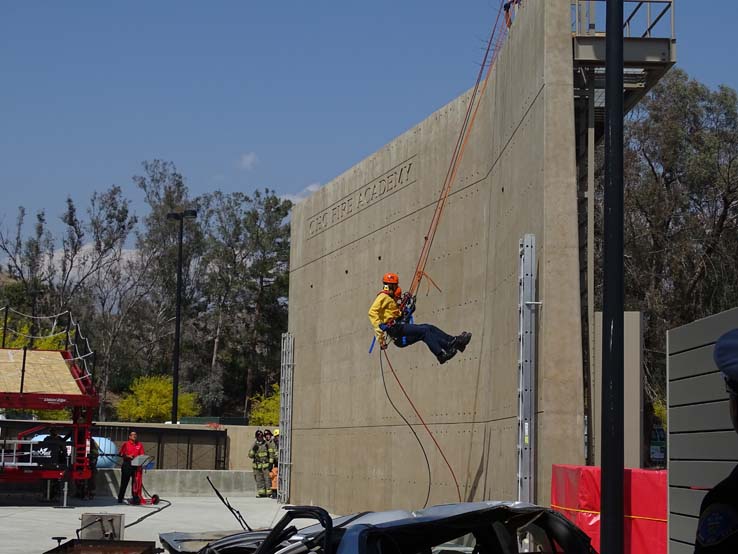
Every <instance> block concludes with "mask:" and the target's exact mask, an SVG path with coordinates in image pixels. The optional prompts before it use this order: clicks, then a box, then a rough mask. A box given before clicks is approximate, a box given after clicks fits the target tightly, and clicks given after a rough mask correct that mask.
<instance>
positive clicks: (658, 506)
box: [551, 465, 667, 554]
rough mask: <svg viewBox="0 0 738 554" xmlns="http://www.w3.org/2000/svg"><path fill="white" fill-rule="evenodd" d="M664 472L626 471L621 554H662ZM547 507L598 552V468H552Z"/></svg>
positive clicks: (664, 532) (664, 517) (665, 507)
mask: <svg viewBox="0 0 738 554" xmlns="http://www.w3.org/2000/svg"><path fill="white" fill-rule="evenodd" d="M666 487H667V472H666V471H665V470H659V471H655V470H648V469H626V470H625V476H624V489H625V492H624V494H625V498H624V513H625V522H624V532H625V537H624V542H625V554H666V542H667V528H666V516H667V490H666ZM551 507H552V508H553V509H555V510H557V511H558V512H561V513H562V514H563V515H565V516H566V517H567V518H569V519H570V520H571V521H573V522H574V523H575V524H576V525H577V526H578V527H579V528H580V529H582V530H583V531H584V532H585V533H587V535H589V537H590V538H591V539H592V546H593V547H594V549H595V550H597V552H599V551H600V468H599V467H595V466H571V465H554V466H553V469H552V476H551Z"/></svg>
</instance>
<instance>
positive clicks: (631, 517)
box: [551, 504, 666, 523]
mask: <svg viewBox="0 0 738 554" xmlns="http://www.w3.org/2000/svg"><path fill="white" fill-rule="evenodd" d="M551 507H552V508H555V509H557V510H566V511H567V512H578V513H580V514H595V515H600V512H596V511H594V510H580V509H578V508H567V507H565V506H557V505H556V504H551ZM623 517H627V518H629V519H643V520H645V521H660V522H662V523H666V520H665V519H662V518H660V517H647V516H633V515H629V514H624V515H623Z"/></svg>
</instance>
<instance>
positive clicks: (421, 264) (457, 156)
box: [408, 2, 507, 298]
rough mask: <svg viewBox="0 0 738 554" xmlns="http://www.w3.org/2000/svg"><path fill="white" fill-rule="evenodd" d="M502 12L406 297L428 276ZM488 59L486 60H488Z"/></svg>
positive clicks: (503, 32)
mask: <svg viewBox="0 0 738 554" xmlns="http://www.w3.org/2000/svg"><path fill="white" fill-rule="evenodd" d="M502 11H503V3H502V2H501V3H500V8H499V10H498V11H497V18H496V19H495V24H494V27H493V28H492V33H491V34H490V36H489V40H488V41H487V49H486V51H485V52H484V59H483V60H482V64H481V66H480V67H479V73H478V74H477V80H476V82H475V83H474V89H473V90H472V94H471V97H470V98H469V104H468V106H467V108H466V115H465V116H464V122H463V124H462V125H461V129H460V130H459V136H458V138H457V139H456V145H455V146H454V150H453V153H452V155H451V161H450V163H449V166H448V170H447V171H446V178H445V179H444V181H443V187H441V193H440V195H439V197H438V201H437V202H436V209H435V211H434V212H433V217H432V218H431V223H430V226H429V228H428V232H427V233H426V235H425V237H424V240H425V242H424V243H423V248H422V249H421V251H420V257H419V258H418V263H417V265H416V266H415V273H414V274H413V280H412V283H411V284H410V288H409V289H408V292H409V295H408V298H409V297H411V296H415V295H416V294H417V291H418V287H419V286H420V282H421V281H422V280H423V277H426V276H427V275H426V273H425V267H426V265H427V264H428V257H429V256H430V250H431V246H432V245H433V239H434V238H435V235H436V230H437V229H438V224H439V223H440V220H441V215H442V214H443V209H444V208H445V206H446V200H447V199H448V195H449V193H450V191H451V188H452V186H453V184H454V180H455V179H456V173H457V171H458V168H459V164H460V163H461V160H462V159H463V157H464V150H465V149H466V145H467V143H468V141H469V136H470V134H471V131H472V129H473V128H474V121H475V120H476V117H477V113H478V112H479V106H480V104H481V100H482V98H483V97H484V91H485V90H486V89H487V84H488V82H489V77H490V75H491V74H492V67H493V66H494V63H495V61H496V59H497V54H498V53H499V51H500V47H501V46H502V43H503V42H504V40H505V37H506V36H507V28H506V27H505V26H504V25H503V26H500V25H499V23H500V17H501V14H502ZM498 29H499V33H498ZM493 45H494V48H493ZM490 53H491V57H490ZM488 60H489V63H487V61H488ZM485 67H486V68H487V75H486V77H485V78H484V83H483V85H482V88H481V91H480V88H479V85H480V83H481V81H482V75H483V74H484V68H485ZM480 92H481V94H480ZM478 95H479V96H480V100H479V102H477V101H476V100H477V96H478ZM472 110H473V111H472Z"/></svg>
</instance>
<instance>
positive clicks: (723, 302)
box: [624, 70, 738, 401]
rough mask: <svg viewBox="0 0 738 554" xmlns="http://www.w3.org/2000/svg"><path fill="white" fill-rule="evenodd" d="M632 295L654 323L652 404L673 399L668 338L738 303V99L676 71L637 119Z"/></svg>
mask: <svg viewBox="0 0 738 554" xmlns="http://www.w3.org/2000/svg"><path fill="white" fill-rule="evenodd" d="M624 202H625V206H624V207H625V237H624V238H625V290H626V305H627V308H628V309H634V310H641V311H643V312H644V317H645V337H644V339H645V348H646V356H645V359H646V374H647V390H646V392H647V396H648V399H649V400H651V401H653V400H656V399H659V398H661V399H663V398H665V373H664V364H663V360H664V350H665V338H666V331H667V330H668V329H670V328H673V327H675V326H678V325H682V324H684V323H688V322H690V321H693V320H694V319H697V318H700V317H705V316H707V315H710V314H713V313H716V312H719V311H722V310H724V309H727V308H731V307H735V305H736V303H737V302H738V288H737V287H738V240H737V238H736V237H738V221H737V218H738V98H737V96H736V92H735V91H734V90H732V89H730V88H728V87H719V88H718V89H717V90H714V91H713V90H710V89H709V88H707V87H706V86H704V85H703V84H701V83H699V82H697V81H695V80H693V79H690V78H689V77H688V76H687V74H686V73H684V72H683V71H680V70H672V71H671V72H670V73H669V74H667V75H666V77H665V78H664V79H662V80H661V82H660V83H659V84H658V85H657V86H656V87H654V89H653V90H652V91H651V92H650V93H649V94H648V96H647V97H646V98H645V99H644V101H642V102H641V104H640V106H639V107H638V108H637V109H636V110H635V111H634V112H633V113H632V114H631V116H630V118H629V120H628V121H627V125H626V149H625V191H624Z"/></svg>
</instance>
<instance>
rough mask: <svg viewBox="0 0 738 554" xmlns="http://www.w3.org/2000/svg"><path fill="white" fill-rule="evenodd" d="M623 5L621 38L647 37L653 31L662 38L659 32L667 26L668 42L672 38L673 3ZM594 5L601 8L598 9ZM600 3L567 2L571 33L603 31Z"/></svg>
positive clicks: (630, 1) (647, 0) (655, 0)
mask: <svg viewBox="0 0 738 554" xmlns="http://www.w3.org/2000/svg"><path fill="white" fill-rule="evenodd" d="M623 2H624V4H625V20H624V22H623V29H624V35H625V38H634V37H637V38H651V37H652V36H653V34H654V31H655V30H657V29H658V30H659V31H660V32H659V33H658V36H660V37H662V38H663V37H666V36H668V35H667V32H663V29H664V28H666V26H667V25H668V29H669V30H670V31H668V32H670V36H671V38H672V40H674V39H676V28H675V23H674V0H623ZM598 4H599V7H600V8H601V9H598ZM604 4H605V0H571V9H572V18H571V19H572V32H573V33H574V34H576V35H593V34H597V33H599V32H604V31H603V30H604V28H605V10H604ZM667 22H668V23H667ZM660 24H661V26H660ZM597 29H600V31H598V30H597Z"/></svg>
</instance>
